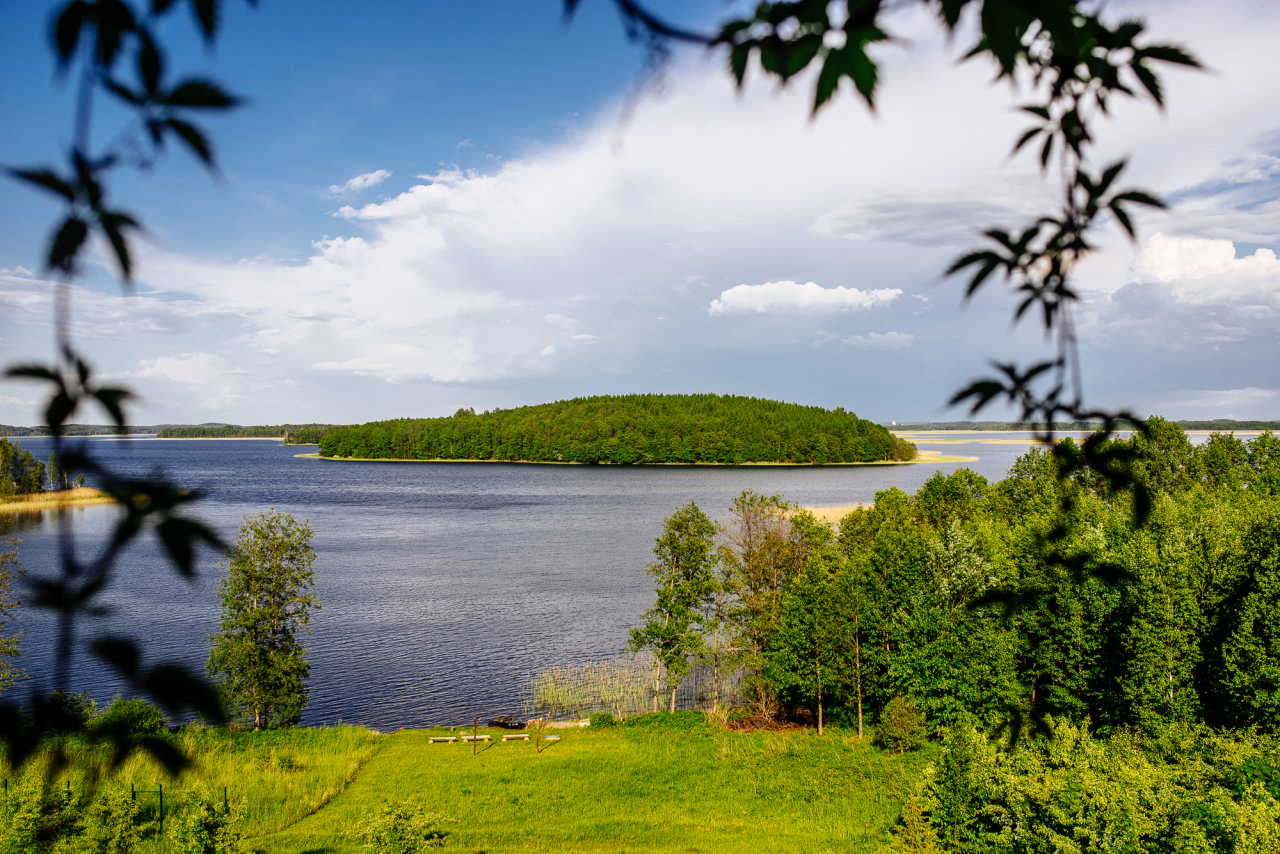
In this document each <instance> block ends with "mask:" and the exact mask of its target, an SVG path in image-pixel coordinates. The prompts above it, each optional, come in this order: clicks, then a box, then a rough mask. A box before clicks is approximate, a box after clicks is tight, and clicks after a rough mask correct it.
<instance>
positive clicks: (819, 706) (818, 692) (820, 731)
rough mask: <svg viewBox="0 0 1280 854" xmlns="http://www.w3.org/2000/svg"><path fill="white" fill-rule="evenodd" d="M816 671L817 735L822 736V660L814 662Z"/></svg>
mask: <svg viewBox="0 0 1280 854" xmlns="http://www.w3.org/2000/svg"><path fill="white" fill-rule="evenodd" d="M814 664H815V665H817V669H818V691H817V694H818V735H822V659H821V658H819V659H817V660H816V661H815V662H814Z"/></svg>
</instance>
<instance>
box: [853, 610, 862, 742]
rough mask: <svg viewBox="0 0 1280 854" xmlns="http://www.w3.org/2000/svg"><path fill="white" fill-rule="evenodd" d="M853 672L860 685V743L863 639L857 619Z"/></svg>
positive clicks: (859, 730) (855, 624)
mask: <svg viewBox="0 0 1280 854" xmlns="http://www.w3.org/2000/svg"><path fill="white" fill-rule="evenodd" d="M853 672H854V681H855V682H856V683H857V685H858V741H862V638H861V637H860V632H859V626H858V620H857V618H856V617H855V618H854V623H853Z"/></svg>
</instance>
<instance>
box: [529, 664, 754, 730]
mask: <svg viewBox="0 0 1280 854" xmlns="http://www.w3.org/2000/svg"><path fill="white" fill-rule="evenodd" d="M742 676H743V675H742V673H740V672H736V673H729V674H723V673H722V674H721V676H720V685H719V689H720V690H719V692H718V694H719V698H720V705H721V706H725V705H729V706H733V705H741V704H743V703H745V702H747V697H746V694H745V686H744V684H743V678H742ZM713 681H714V675H713V670H712V668H710V667H694V668H692V669H691V670H690V672H689V674H688V675H687V676H686V677H685V678H684V679H682V680H681V681H680V685H679V687H677V689H676V708H677V709H681V710H687V709H704V708H710V707H711V705H712V698H713V697H715V696H716V694H717V692H716V691H715V687H716V686H714V685H713V684H712V683H713ZM663 683H664V680H663V678H662V674H661V672H660V670H659V667H658V661H657V659H656V658H654V657H653V656H652V655H638V656H636V657H634V658H630V657H619V658H615V659H611V660H609V661H593V662H588V663H586V664H570V665H555V666H552V667H548V668H546V669H544V670H540V671H538V672H537V673H535V674H533V676H531V677H530V679H529V683H528V687H527V689H526V696H525V698H524V702H523V707H524V712H525V714H527V715H529V716H530V717H542V718H547V719H550V720H569V719H579V718H585V717H587V716H589V715H593V714H598V713H608V714H611V715H613V716H614V717H616V718H618V719H620V720H621V719H624V718H629V717H634V716H635V715H643V714H646V713H648V712H655V711H660V710H665V709H667V708H669V705H668V704H669V702H670V694H669V693H668V689H667V687H666V686H665V685H664V684H663Z"/></svg>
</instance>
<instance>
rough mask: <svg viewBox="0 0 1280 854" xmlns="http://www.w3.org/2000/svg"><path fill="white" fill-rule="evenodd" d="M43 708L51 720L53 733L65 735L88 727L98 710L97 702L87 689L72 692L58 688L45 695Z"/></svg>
mask: <svg viewBox="0 0 1280 854" xmlns="http://www.w3.org/2000/svg"><path fill="white" fill-rule="evenodd" d="M45 709H46V711H47V714H48V716H49V719H50V721H51V722H52V723H51V726H50V729H51V730H52V731H53V733H54V734H57V735H65V734H71V733H79V732H83V731H84V730H86V729H88V728H89V722H90V721H91V720H93V716H94V715H95V714H96V713H97V711H98V704H97V703H95V702H94V701H93V700H92V699H91V698H90V697H89V692H87V691H81V692H80V693H79V694H72V693H70V692H68V691H63V690H61V689H59V690H57V691H54V692H52V693H50V694H49V695H47V696H46V697H45Z"/></svg>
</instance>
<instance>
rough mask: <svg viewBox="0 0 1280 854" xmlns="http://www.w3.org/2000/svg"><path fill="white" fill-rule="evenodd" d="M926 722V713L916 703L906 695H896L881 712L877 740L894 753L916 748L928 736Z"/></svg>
mask: <svg viewBox="0 0 1280 854" xmlns="http://www.w3.org/2000/svg"><path fill="white" fill-rule="evenodd" d="M925 723H926V722H925V717H924V713H923V712H921V711H920V710H919V709H917V708H916V707H915V704H914V703H912V702H911V701H910V700H908V699H907V698H906V697H894V698H893V699H892V700H890V701H889V702H888V703H887V704H885V707H884V710H883V711H881V712H880V725H879V726H878V727H877V728H876V741H877V742H878V743H879V744H880V745H881V746H883V747H884V748H885V749H886V750H892V751H893V752H894V753H903V752H905V751H908V750H916V749H918V748H919V747H920V746H921V745H923V744H924V743H925V739H926V738H927V737H928V733H927V732H926V729H925Z"/></svg>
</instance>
